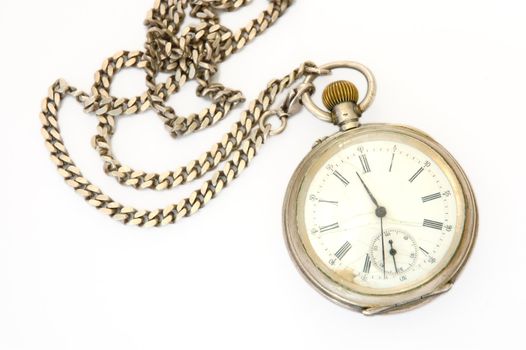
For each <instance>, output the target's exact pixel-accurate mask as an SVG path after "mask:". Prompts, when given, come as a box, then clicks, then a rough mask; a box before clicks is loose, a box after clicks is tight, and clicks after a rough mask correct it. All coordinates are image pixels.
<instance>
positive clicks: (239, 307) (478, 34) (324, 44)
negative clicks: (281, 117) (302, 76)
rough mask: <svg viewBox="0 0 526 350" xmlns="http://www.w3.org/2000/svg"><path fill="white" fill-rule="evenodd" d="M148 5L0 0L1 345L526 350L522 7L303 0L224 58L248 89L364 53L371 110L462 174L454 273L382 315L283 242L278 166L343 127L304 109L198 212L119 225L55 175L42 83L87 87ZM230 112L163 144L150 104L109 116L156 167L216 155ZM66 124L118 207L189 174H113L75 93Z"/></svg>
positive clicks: (129, 84) (132, 40) (136, 33)
mask: <svg viewBox="0 0 526 350" xmlns="http://www.w3.org/2000/svg"><path fill="white" fill-rule="evenodd" d="M151 2H152V1H150V0H145V1H133V2H132V1H128V0H111V1H109V0H91V1H78V0H77V1H72V0H46V1H36V0H33V1H29V0H28V1H4V2H2V5H0V39H1V44H2V54H1V55H0V64H1V67H2V69H1V78H0V79H1V85H0V102H1V106H2V108H1V111H0V116H1V120H2V126H1V129H2V132H1V134H2V136H1V137H0V143H1V148H0V149H1V152H2V153H1V155H2V158H1V159H2V161H1V165H0V166H1V169H2V171H1V172H0V183H1V184H2V187H3V190H2V196H1V201H0V206H1V210H0V218H1V221H2V224H1V226H0V349H5V350H15V349H16V350H18V349H39V350H41V349H44V350H45V349H54V350H59V349H127V350H134V349H176V348H177V349H222V348H225V349H226V348H228V349H246V348H248V349H272V348H290V349H331V348H334V349H342V348H355V349H360V348H364V347H367V348H370V349H377V348H389V349H402V348H403V349H405V350H409V349H444V348H456V347H460V346H470V347H472V348H475V347H480V346H483V347H495V346H499V347H500V348H503V349H504V348H509V349H516V348H519V347H520V344H521V343H522V340H521V339H523V335H522V334H523V332H524V329H523V325H524V324H523V318H522V317H519V315H520V314H521V313H524V312H525V311H526V302H525V300H524V289H525V287H526V283H525V278H526V276H525V260H524V256H525V249H526V239H525V235H524V233H525V228H524V209H525V207H524V203H523V201H524V198H525V197H526V190H525V185H524V176H525V174H524V169H525V167H524V162H525V161H526V158H525V156H524V150H525V149H526V142H525V140H524V139H525V136H524V131H525V128H526V118H525V117H526V113H525V93H526V88H525V81H526V64H525V62H526V44H525V39H524V33H526V21H524V13H525V9H524V4H523V2H521V1H511V0H508V1H503V0H494V1H482V0H477V1H456V0H443V1H440V2H430V1H418V0H413V1H409V0H403V1H391V0H384V1H358V0H345V1H343V0H341V1H335V0H333V1H315V0H304V1H297V2H296V3H295V4H294V6H293V7H292V8H291V9H290V10H289V11H288V12H287V13H286V15H285V16H284V17H283V18H282V19H281V20H280V21H279V22H278V24H277V25H276V26H275V27H272V28H271V29H270V30H269V31H268V32H266V33H265V34H264V35H263V36H262V37H260V38H258V39H257V40H256V41H255V42H253V43H252V44H251V45H249V46H248V47H247V48H246V49H244V50H242V51H241V52H240V53H238V54H236V55H235V56H233V57H231V58H230V59H228V61H226V62H225V63H224V64H223V65H222V66H221V68H220V74H219V75H218V77H217V78H218V80H219V81H220V82H222V83H224V84H225V85H227V86H229V87H234V88H239V89H241V90H242V91H243V92H244V93H245V95H246V96H247V98H248V99H249V100H252V99H253V98H255V97H256V96H257V93H258V92H259V91H260V90H261V89H262V88H263V87H264V86H265V85H266V83H267V82H268V81H269V80H270V79H272V78H275V77H279V76H282V75H284V74H285V73H287V72H288V71H290V70H291V69H292V68H293V67H295V66H297V65H298V64H300V63H301V62H303V61H305V60H307V59H309V60H313V61H315V62H317V63H320V64H322V63H326V62H330V61H334V60H339V59H352V60H356V61H360V62H363V63H364V64H366V65H368V66H369V67H370V68H371V69H372V70H373V71H374V72H375V74H376V77H377V80H378V83H379V91H378V97H377V100H376V103H375V104H374V106H373V107H372V108H371V109H370V110H369V111H368V112H367V113H366V114H365V115H364V117H363V121H364V122H388V123H403V124H409V125H413V126H415V127H418V128H421V129H423V130H425V131H427V132H428V133H430V134H431V135H433V136H434V137H435V138H436V139H437V140H438V141H439V142H441V143H442V144H443V145H445V146H446V147H447V148H448V149H449V150H450V151H451V152H452V153H453V154H454V155H455V157H456V158H457V159H458V160H459V161H460V163H461V164H462V165H463V167H464V169H465V170H466V172H467V173H468V175H469V177H470V179H471V181H472V183H473V186H474V189H475V190H476V194H477V197H478V202H479V206H480V231H479V239H478V242H477V245H476V247H475V250H474V254H473V256H472V258H471V260H470V261H469V264H468V266H467V268H466V269H465V272H464V274H463V275H462V276H461V278H460V280H459V281H458V283H457V284H456V286H455V287H454V288H453V290H452V291H451V292H450V293H449V294H447V295H445V296H443V297H441V298H439V299H437V300H436V301H434V302H433V303H431V304H429V305H427V306H425V307H422V308H420V309H418V310H415V311H412V312H410V313H405V314H401V315H395V316H386V317H374V318H365V317H363V316H361V315H360V314H358V313H354V312H351V311H348V310H345V309H343V308H340V307H338V306H336V305H334V304H332V303H331V302H329V301H327V300H325V299H324V298H323V297H321V296H320V295H318V293H317V292H316V291H314V290H313V289H311V288H310V287H309V286H308V285H307V283H306V282H304V280H303V279H302V277H301V276H300V275H299V274H298V272H297V271H296V270H295V268H294V266H293V264H292V262H291V261H290V259H289V256H288V255H287V252H286V249H285V245H284V242H283V238H282V228H281V203H282V199H283V195H284V192H285V189H286V186H287V183H288V180H289V177H290V175H291V174H292V172H293V170H294V169H295V167H296V165H297V164H298V163H299V162H300V160H301V159H302V157H303V156H304V155H305V154H306V153H307V152H308V151H309V149H310V146H311V145H312V143H313V142H314V140H315V139H317V138H319V137H321V136H324V135H328V134H330V133H332V132H334V131H335V130H336V129H335V127H333V126H331V125H327V124H324V123H322V122H320V121H318V120H317V119H315V118H313V117H312V116H311V115H310V114H309V113H308V112H306V111H303V112H302V113H301V114H300V115H298V116H295V117H294V119H293V120H291V122H290V124H289V128H288V129H287V131H286V132H285V133H284V134H283V135H281V136H280V137H276V138H273V139H270V140H269V142H268V143H267V144H266V145H265V147H264V148H263V149H262V152H261V153H260V155H259V156H258V157H257V158H256V159H255V160H254V162H253V163H252V164H251V166H250V167H249V169H248V170H247V171H246V172H245V173H244V174H243V176H241V177H240V178H239V179H238V180H237V181H235V182H234V183H233V184H232V186H231V187H229V188H228V189H227V190H225V191H224V192H223V193H222V194H221V196H219V197H218V198H217V199H215V200H213V201H212V202H211V203H210V204H209V206H207V207H206V208H205V209H204V210H202V211H201V212H199V213H198V214H196V215H195V216H193V217H192V218H190V219H184V220H182V221H181V222H179V223H178V224H176V225H172V226H168V227H165V228H162V229H150V230H142V229H137V228H131V227H125V226H123V225H121V224H120V223H117V222H113V221H112V220H111V219H109V218H108V217H105V216H103V215H102V214H100V213H98V212H97V211H96V210H94V209H93V208H91V207H89V206H88V205H87V204H86V203H84V201H83V200H82V199H81V198H80V197H79V196H78V195H76V194H75V193H74V192H73V191H72V190H71V189H70V188H69V187H67V186H66V185H65V184H64V183H63V181H62V179H61V177H60V176H59V175H57V173H56V171H55V169H54V166H53V164H52V163H51V162H50V161H49V159H48V154H47V151H46V149H45V147H44V145H43V140H42V137H41V136H40V132H39V129H40V125H39V120H38V113H39V107H40V102H41V100H42V98H43V97H44V96H45V94H46V91H47V87H48V86H49V85H50V84H51V83H52V82H53V81H54V80H55V79H56V78H58V77H64V78H65V79H66V80H67V81H68V82H69V83H71V84H72V85H75V86H78V87H79V88H81V89H85V90H88V89H89V87H90V85H91V83H92V77H93V73H94V72H95V71H96V69H98V67H99V66H100V64H101V63H102V61H103V60H104V59H105V58H106V57H108V56H111V55H113V54H114V53H115V52H117V51H119V50H121V49H129V50H134V49H141V48H142V44H143V39H144V28H143V26H142V21H143V18H144V17H145V14H146V11H147V10H148V9H149V8H150V7H151V5H152V3H151ZM264 3H265V1H263V0H255V1H254V3H253V4H252V5H251V6H249V7H247V8H245V9H243V10H241V11H238V12H236V13H229V14H226V15H225V16H224V21H223V23H224V24H225V25H227V26H229V27H232V28H234V27H239V26H241V25H242V24H244V23H245V22H246V21H247V20H248V19H249V18H253V17H254V16H256V14H257V13H258V12H259V11H260V10H261V9H262V8H263V7H264V6H265V4H264ZM336 76H337V78H346V77H347V78H348V77H353V76H351V75H349V74H347V73H346V72H343V71H338V72H337V74H336ZM143 77H144V75H143V73H142V72H140V71H129V72H126V73H124V72H123V73H121V74H119V76H118V77H117V78H116V81H115V83H114V86H113V89H112V92H113V93H114V94H115V95H119V96H125V95H127V96H130V95H132V94H138V93H140V92H142V91H143V90H144V83H143ZM328 81H329V80H327V79H326V80H324V81H321V82H320V83H327V82H328ZM320 86H321V85H320ZM194 88H195V84H194V83H191V84H188V87H187V88H185V89H184V90H183V92H182V93H181V94H179V95H178V96H175V97H172V98H171V99H170V101H169V102H170V104H171V105H173V106H176V108H177V110H178V111H179V112H181V113H190V112H195V111H198V110H200V109H201V108H202V107H204V106H206V104H207V102H206V101H202V100H199V99H197V98H196V97H194V91H193V89H194ZM320 90H321V87H320V89H319V91H320ZM239 113H240V109H238V110H235V111H234V112H233V113H232V114H231V116H230V117H229V118H228V119H227V120H225V121H223V122H222V123H220V124H219V125H217V126H216V127H215V128H214V129H213V130H208V131H205V132H202V133H199V134H197V135H193V136H192V137H188V138H185V139H181V140H172V139H171V138H170V136H169V135H168V133H166V132H165V130H164V128H163V126H162V123H161V121H160V120H159V119H158V118H157V116H155V114H154V113H153V112H148V113H145V114H143V115H139V116H135V117H130V118H127V119H126V120H123V121H122V122H119V126H118V132H117V135H116V137H115V139H114V147H115V149H116V153H117V155H118V157H119V158H120V159H122V161H123V163H125V164H128V165H131V166H134V167H138V168H141V169H146V170H150V171H164V170H167V169H170V168H175V167H176V166H178V165H183V164H185V163H186V162H188V161H189V160H190V159H193V158H195V157H197V156H198V155H200V154H201V153H202V152H203V151H205V150H206V149H208V147H209V146H210V145H211V144H212V143H215V142H216V141H217V140H218V139H219V137H220V135H222V134H223V133H224V132H225V131H226V130H227V129H228V128H229V125H230V124H231V123H233V122H234V121H235V120H236V119H237V118H238V116H239ZM60 122H61V127H62V131H63V133H64V138H65V141H66V144H67V145H68V147H69V148H70V151H71V154H72V157H73V158H74V159H75V160H76V162H77V164H78V165H79V166H80V168H81V169H82V170H83V172H84V174H85V175H86V176H87V177H88V178H90V179H91V180H92V181H93V182H95V183H96V184H98V185H99V186H100V187H101V188H102V189H103V190H105V191H107V192H108V193H109V194H110V195H112V196H113V197H115V198H117V199H119V200H120V201H123V202H124V203H129V204H131V205H136V206H140V207H158V206H164V205H166V204H168V203H172V202H177V201H179V199H180V198H181V196H182V195H184V194H186V193H189V191H191V190H192V189H194V188H196V187H197V186H199V185H200V184H199V183H195V184H192V185H190V186H187V187H184V188H182V189H179V190H176V191H171V192H170V191H169V192H165V193H153V192H148V191H143V192H135V191H134V190H132V189H129V188H122V187H120V186H119V185H118V184H116V183H115V181H114V180H113V179H110V178H107V177H106V176H105V175H104V174H103V171H102V169H101V162H100V160H99V159H98V156H97V154H96V153H95V151H94V150H93V149H92V148H91V147H90V138H91V136H92V135H93V134H94V131H95V125H96V119H95V118H94V117H93V116H87V115H84V114H83V112H82V109H81V108H80V106H79V105H78V104H77V103H76V102H74V101H72V100H71V99H69V100H67V101H66V102H65V104H64V108H63V110H62V113H61V121H60Z"/></svg>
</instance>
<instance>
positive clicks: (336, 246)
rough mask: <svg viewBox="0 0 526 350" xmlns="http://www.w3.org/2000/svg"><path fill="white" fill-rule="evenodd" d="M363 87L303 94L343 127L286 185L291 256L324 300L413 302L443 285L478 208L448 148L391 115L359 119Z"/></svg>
mask: <svg viewBox="0 0 526 350" xmlns="http://www.w3.org/2000/svg"><path fill="white" fill-rule="evenodd" d="M338 67H348V68H352V69H356V70H358V71H360V72H361V73H363V74H364V75H365V77H366V78H367V81H368V92H367V95H366V97H365V98H364V100H363V101H362V102H361V103H358V90H357V88H356V87H355V86H354V85H353V84H352V83H350V82H347V81H337V82H334V83H332V84H330V85H328V86H327V87H326V88H325V90H324V92H323V103H324V105H325V106H326V107H327V109H328V110H329V111H328V112H327V111H323V110H322V109H320V108H319V107H317V106H316V105H315V104H314V103H313V102H312V99H311V97H310V94H305V95H304V96H303V102H304V104H305V106H306V107H307V108H309V109H310V110H311V111H312V112H313V113H314V114H315V115H316V116H318V117H319V118H321V119H323V120H326V121H331V122H333V123H335V124H337V125H339V126H340V129H341V130H340V131H339V132H337V133H336V134H335V135H332V136H330V137H328V138H326V139H324V140H322V141H319V142H317V143H316V145H315V146H314V147H313V149H312V150H311V151H310V153H309V154H308V155H307V156H306V157H305V159H304V160H303V161H302V162H301V164H300V165H299V166H298V168H297V169H296V171H295V173H294V175H293V176H292V179H291V180H290V184H289V186H288V189H287V193H286V197H285V201H284V208H283V220H284V229H285V238H286V242H287V246H288V249H289V252H290V255H291V256H292V259H293V261H294V262H295V264H296V266H297V267H298V268H299V271H300V272H301V273H302V274H303V276H304V277H305V278H306V280H307V281H308V282H309V283H310V284H311V285H312V286H313V287H314V288H315V289H316V290H318V291H319V292H320V293H321V294H322V295H324V296H326V297H327V298H329V299H330V300H332V301H334V302H336V303H338V304H340V305H343V306H345V307H349V308H352V309H357V310H359V311H361V312H362V313H363V314H365V315H374V314H379V313H386V312H395V311H402V310H407V309H411V308H413V307H415V306H417V305H420V304H422V303H425V302H427V301H429V300H431V299H432V298H434V297H436V296H438V295H440V294H442V293H445V292H447V291H448V290H450V289H451V287H452V286H453V283H454V281H455V278H456V277H457V276H458V274H459V272H460V270H461V269H462V267H463V265H464V264H465V262H466V259H467V258H468V256H469V254H470V251H471V249H472V247H473V243H474V240H475V236H476V229H477V207H476V202H475V197H474V194H473V191H472V189H471V186H470V183H469V181H468V179H467V177H466V175H465V173H464V172H463V170H462V169H461V167H460V165H459V164H458V163H457V161H455V159H454V158H453V156H452V155H451V154H450V153H448V151H446V149H445V148H444V147H442V146H441V145H440V144H439V143H438V142H436V141H435V140H434V139H433V138H431V137H430V136H429V135H427V134H425V133H424V132H422V131H419V130H417V129H414V128H411V127H407V126H400V125H390V124H365V125H361V124H360V117H361V114H362V112H363V111H365V110H366V109H367V108H368V106H369V105H370V104H371V103H372V101H373V99H374V95H375V91H376V83H375V80H374V77H373V75H372V73H371V72H370V71H369V70H368V69H367V68H366V67H364V66H363V65H360V64H357V63H354V62H337V63H334V64H330V65H326V66H324V67H322V68H326V69H334V68H338Z"/></svg>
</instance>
